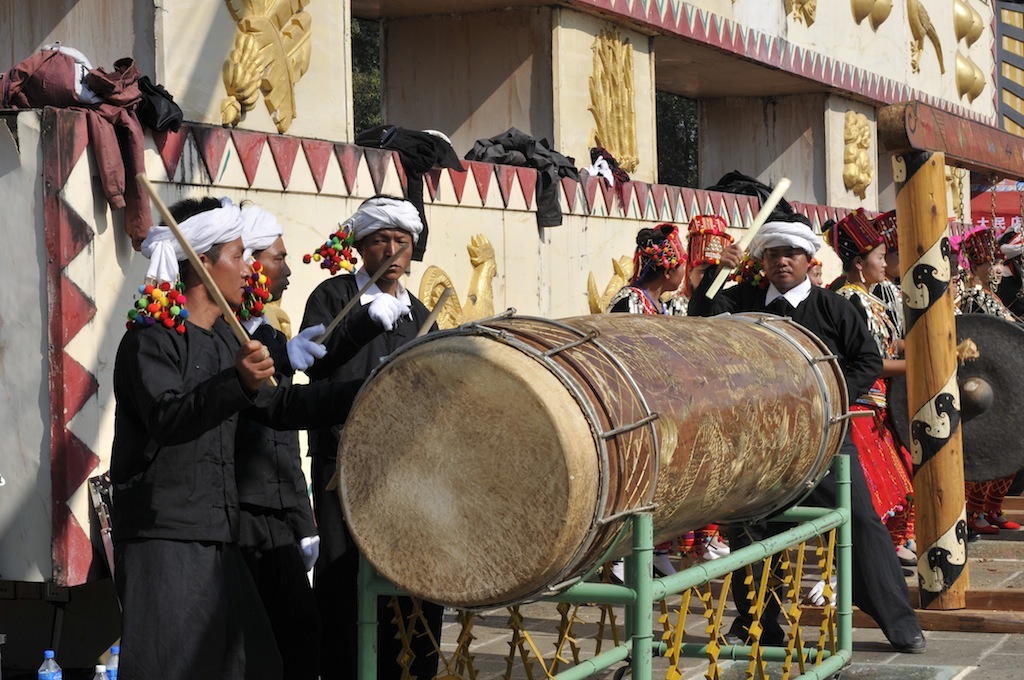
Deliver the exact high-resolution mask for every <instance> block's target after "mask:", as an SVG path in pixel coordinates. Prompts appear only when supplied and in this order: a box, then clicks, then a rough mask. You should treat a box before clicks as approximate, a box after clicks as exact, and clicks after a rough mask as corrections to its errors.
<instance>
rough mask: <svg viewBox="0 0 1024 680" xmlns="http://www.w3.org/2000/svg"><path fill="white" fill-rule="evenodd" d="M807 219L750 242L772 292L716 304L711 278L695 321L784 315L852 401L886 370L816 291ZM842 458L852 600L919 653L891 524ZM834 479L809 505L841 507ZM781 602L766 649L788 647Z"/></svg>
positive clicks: (852, 315) (736, 628)
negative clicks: (825, 354) (815, 344)
mask: <svg viewBox="0 0 1024 680" xmlns="http://www.w3.org/2000/svg"><path fill="white" fill-rule="evenodd" d="M821 246H822V242H821V240H820V239H819V238H818V237H817V236H816V235H815V234H814V232H813V231H812V229H811V226H810V222H809V221H808V220H807V218H805V217H803V216H802V215H799V214H785V215H784V214H780V213H776V214H774V215H773V216H772V217H770V218H769V219H768V221H767V222H766V223H765V225H764V226H763V227H762V228H761V229H760V231H759V232H758V233H757V235H756V236H755V237H754V239H753V241H752V242H751V244H750V254H751V256H752V257H755V258H757V259H760V260H762V262H763V263H764V271H765V277H766V278H767V279H768V281H769V284H770V285H769V286H768V287H767V288H765V289H761V288H757V287H754V286H735V287H733V288H730V289H728V290H723V291H720V292H719V293H718V294H717V295H716V296H715V297H714V299H713V300H708V299H707V297H706V295H705V293H706V291H707V290H708V288H709V286H710V285H711V280H712V279H713V278H714V277H713V276H705V277H704V280H703V281H702V282H701V284H700V286H698V288H697V291H696V293H695V294H694V297H693V299H692V300H691V301H690V307H689V310H688V311H689V313H690V315H692V316H714V315H716V314H723V313H739V312H768V313H771V314H776V315H778V316H785V317H788V318H791V319H793V321H795V322H797V323H799V324H800V325H801V326H804V327H805V328H807V329H808V330H810V331H811V332H812V333H814V334H815V335H816V336H818V338H820V339H821V341H822V342H824V343H825V344H826V345H827V346H828V347H829V349H830V350H831V351H832V352H833V354H835V355H836V356H838V357H839V363H840V366H841V367H842V369H843V374H844V375H845V377H846V382H847V387H848V389H849V394H850V395H859V394H863V393H865V392H866V391H867V390H868V388H869V387H870V386H871V384H872V382H874V380H875V378H876V377H877V376H878V375H879V374H881V372H882V359H881V356H880V355H879V354H878V349H877V347H876V345H875V343H874V341H873V340H872V338H871V335H870V333H869V332H868V328H867V325H866V323H865V321H864V319H863V317H862V316H861V315H860V314H858V313H857V310H856V309H854V307H853V305H852V304H851V303H850V302H849V301H848V300H846V299H844V298H842V297H840V296H838V295H836V294H835V293H832V292H831V291H828V290H825V289H823V288H818V287H816V286H812V285H811V282H810V280H809V279H808V278H807V270H808V268H809V266H810V259H811V258H812V257H813V256H814V254H815V253H816V252H817V251H818V249H819V248H821ZM743 255H744V253H743V252H742V249H741V248H739V247H738V246H736V245H731V246H729V247H728V248H726V250H725V252H724V253H723V254H722V264H721V267H725V268H727V269H728V270H731V269H733V268H735V267H736V266H737V265H738V264H739V262H740V260H741V259H742V258H743ZM839 452H840V453H841V454H846V455H848V456H849V457H850V459H851V460H850V475H851V481H852V485H851V486H852V495H853V498H852V508H851V514H852V522H853V601H854V603H855V604H856V605H857V606H858V607H860V609H861V610H862V611H864V612H865V613H866V614H868V615H869V616H871V617H872V618H873V619H875V621H877V622H878V625H879V627H880V628H881V629H882V632H883V633H884V634H885V636H886V638H888V640H889V642H890V643H891V644H892V646H893V647H894V648H895V649H896V651H898V652H907V653H920V652H923V651H924V650H925V647H926V643H925V639H924V634H923V633H922V632H921V626H920V624H919V623H918V620H917V614H916V613H915V612H914V610H913V608H912V607H911V606H910V603H909V599H910V598H909V593H908V590H907V584H906V581H905V580H904V578H903V572H902V570H901V568H900V564H899V560H898V559H897V558H896V553H895V552H894V551H893V549H892V542H891V540H890V539H889V534H888V532H887V531H886V529H885V526H884V525H883V524H882V523H881V522H879V521H878V515H877V513H876V512H875V510H874V507H873V505H872V503H871V496H870V495H869V493H868V488H867V482H866V481H865V479H864V472H863V469H862V468H861V466H860V461H859V460H858V457H857V449H856V447H854V446H853V443H852V441H851V440H850V436H849V434H847V436H846V439H845V440H844V441H843V445H842V447H841V448H840V450H839ZM835 498H836V495H835V480H834V479H833V477H832V475H826V476H825V477H824V479H822V481H821V482H820V483H819V484H818V486H817V487H816V488H815V489H814V491H812V492H811V494H810V495H809V496H808V498H807V502H808V503H811V504H814V505H821V506H825V507H828V506H834V505H835ZM767 529H768V527H766V526H765V524H764V523H759V524H757V525H751V526H749V527H746V530H745V531H744V532H743V534H745V535H736V534H738V533H739V532H736V531H734V532H733V534H732V535H730V545H731V547H732V549H733V550H736V549H737V548H739V547H742V546H743V545H748V544H749V542H750V540H751V538H753V539H758V538H762V537H763V536H765V535H767ZM744 578H745V573H744V574H743V575H742V576H738V575H734V577H733V584H734V589H733V599H734V601H735V602H736V607H737V609H738V610H739V613H740V615H739V616H738V617H737V619H736V621H735V622H734V623H733V627H732V629H731V630H730V636H735V637H737V638H739V639H740V641H742V640H745V639H746V638H747V630H748V629H749V628H750V626H751V624H752V623H753V621H752V618H751V616H750V615H749V613H748V611H749V602H748V600H747V595H746V589H745V588H744V587H743V586H742V583H743V579H744ZM778 612H779V604H778V601H777V600H776V599H775V598H771V601H770V602H768V603H766V607H765V616H764V617H763V619H762V622H761V623H762V625H763V626H764V632H763V633H762V637H761V640H762V643H764V644H771V645H776V644H779V645H781V644H783V641H784V635H783V631H782V630H781V628H780V626H779V624H778V621H777V615H778Z"/></svg>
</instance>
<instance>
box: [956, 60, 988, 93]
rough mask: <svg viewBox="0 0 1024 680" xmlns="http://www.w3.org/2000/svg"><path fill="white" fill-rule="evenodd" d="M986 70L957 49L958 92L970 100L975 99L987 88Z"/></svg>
mask: <svg viewBox="0 0 1024 680" xmlns="http://www.w3.org/2000/svg"><path fill="white" fill-rule="evenodd" d="M986 84H987V82H986V78H985V72H984V71H982V70H981V68H980V67H979V66H978V65H977V64H975V63H974V61H973V60H972V59H971V58H970V57H968V56H967V55H965V54H961V53H960V50H957V51H956V92H957V94H958V95H960V96H961V97H967V99H968V101H972V102H973V101H974V100H975V99H977V98H978V95H980V94H981V93H982V92H984V90H985V85H986Z"/></svg>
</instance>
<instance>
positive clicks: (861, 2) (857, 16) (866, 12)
mask: <svg viewBox="0 0 1024 680" xmlns="http://www.w3.org/2000/svg"><path fill="white" fill-rule="evenodd" d="M850 7H851V9H852V10H853V20H854V21H855V22H856V23H857V24H858V25H859V24H860V22H862V21H864V20H865V19H867V18H868V17H871V22H870V23H871V30H873V31H877V30H878V27H879V26H881V25H882V23H883V22H884V21H885V20H886V19H888V18H889V14H890V13H891V12H892V0H850Z"/></svg>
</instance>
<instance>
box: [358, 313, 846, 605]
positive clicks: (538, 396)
mask: <svg viewBox="0 0 1024 680" xmlns="http://www.w3.org/2000/svg"><path fill="white" fill-rule="evenodd" d="M846 410H847V395H846V383H845V381H844V379H843V375H842V372H841V370H840V368H839V366H838V363H837V361H836V359H835V357H833V356H830V353H829V351H828V350H827V348H826V347H825V346H824V345H823V344H822V343H821V342H820V341H819V340H818V339H817V338H816V337H814V336H813V335H812V334H811V333H810V332H808V331H806V330H805V329H803V328H802V327H801V326H799V325H797V324H795V323H793V322H791V321H789V320H786V319H782V318H778V317H773V316H769V315H755V316H751V315H734V316H726V317H718V318H714V319H697V318H689V319H684V318H674V317H656V316H642V315H631V314H603V315H596V316H583V317H576V318H571V319H563V320H561V321H549V320H545V319H537V318H527V317H511V318H499V319H492V320H488V321H486V322H481V323H477V324H472V325H469V326H464V327H460V328H458V329H455V330H452V331H446V332H441V333H436V334H432V335H429V336H426V337H424V338H423V339H421V340H419V341H416V342H413V343H410V344H409V345H407V346H406V347H404V348H402V349H401V350H400V351H399V352H397V353H395V354H394V355H392V356H391V357H389V358H388V360H387V361H386V362H385V363H383V364H382V365H381V366H380V367H379V368H378V369H377V370H376V371H375V373H374V374H373V375H372V376H371V378H370V379H369V381H368V382H367V383H366V385H365V386H364V387H363V389H362V391H361V392H360V394H359V396H358V398H357V399H356V403H355V405H354V406H353V409H352V412H351V414H350V416H349V418H348V421H347V424H346V426H345V430H344V434H343V436H342V439H341V442H340V444H339V449H338V471H339V481H340V486H339V493H340V495H341V502H342V506H343V508H344V511H345V516H346V518H347V521H348V526H349V528H350V530H351V532H352V534H353V536H354V537H355V540H356V542H357V543H358V544H359V547H360V548H361V549H362V551H363V553H364V554H365V555H366V557H367V559H368V560H369V561H370V563H371V564H373V566H374V567H376V569H377V570H378V571H379V572H380V573H381V574H382V575H383V576H384V577H386V578H387V579H388V580H390V581H392V582H393V583H395V584H396V585H398V586H400V587H402V588H404V589H405V590H407V591H408V592H410V593H411V594H413V595H415V596H418V597H421V598H424V599H427V600H430V601H433V602H438V603H441V604H445V605H449V606H455V607H465V608H474V607H485V606H493V605H501V604H507V603H511V602H517V601H523V600H528V599H534V598H538V597H542V596H545V595H548V594H551V593H552V592H555V591H557V590H559V589H562V588H564V587H567V586H568V585H571V584H572V583H573V582H574V580H576V579H578V578H579V577H580V576H581V575H582V574H585V573H586V572H587V571H588V570H589V569H591V568H592V567H593V566H594V565H595V564H596V563H597V562H598V561H600V560H601V559H605V558H607V557H608V553H609V549H610V548H612V547H613V545H617V547H618V550H617V551H616V550H612V551H611V552H612V553H613V554H614V553H615V552H619V553H623V552H625V551H626V550H628V547H629V545H630V543H629V542H628V540H623V541H620V542H619V543H618V544H616V539H617V538H618V537H619V535H620V534H622V533H623V531H622V529H623V526H625V524H624V523H625V521H626V519H627V518H628V516H629V515H630V514H632V513H635V512H637V511H640V510H651V511H652V512H653V515H654V527H655V533H656V539H658V540H666V539H670V538H672V537H674V536H676V535H679V534H680V533H682V532H684V531H687V530H690V529H693V528H695V527H699V526H703V525H704V524H707V523H708V522H710V521H716V520H717V521H726V520H747V519H754V518H760V517H764V516H765V515H768V514H770V513H772V512H773V511H776V510H778V509H780V508H782V507H784V506H786V505H788V504H791V503H792V502H794V501H796V500H798V499H799V498H801V497H802V496H803V495H804V494H805V493H806V492H807V491H808V490H809V489H810V488H812V487H813V486H814V485H815V483H816V482H817V481H818V479H819V478H820V477H821V475H822V474H823V473H824V472H825V471H826V470H827V468H828V466H829V463H830V461H831V459H832V456H833V455H834V453H835V452H836V451H837V450H838V448H839V445H840V444H841V442H842V439H843V437H844V435H845V432H846V419H845V417H844V415H845V413H846Z"/></svg>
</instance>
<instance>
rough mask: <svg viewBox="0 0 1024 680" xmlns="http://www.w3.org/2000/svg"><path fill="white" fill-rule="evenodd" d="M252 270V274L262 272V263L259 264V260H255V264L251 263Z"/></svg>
mask: <svg viewBox="0 0 1024 680" xmlns="http://www.w3.org/2000/svg"><path fill="white" fill-rule="evenodd" d="M252 270H253V271H254V272H258V271H262V270H263V263H262V262H260V261H259V260H256V261H255V262H253V263H252Z"/></svg>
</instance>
